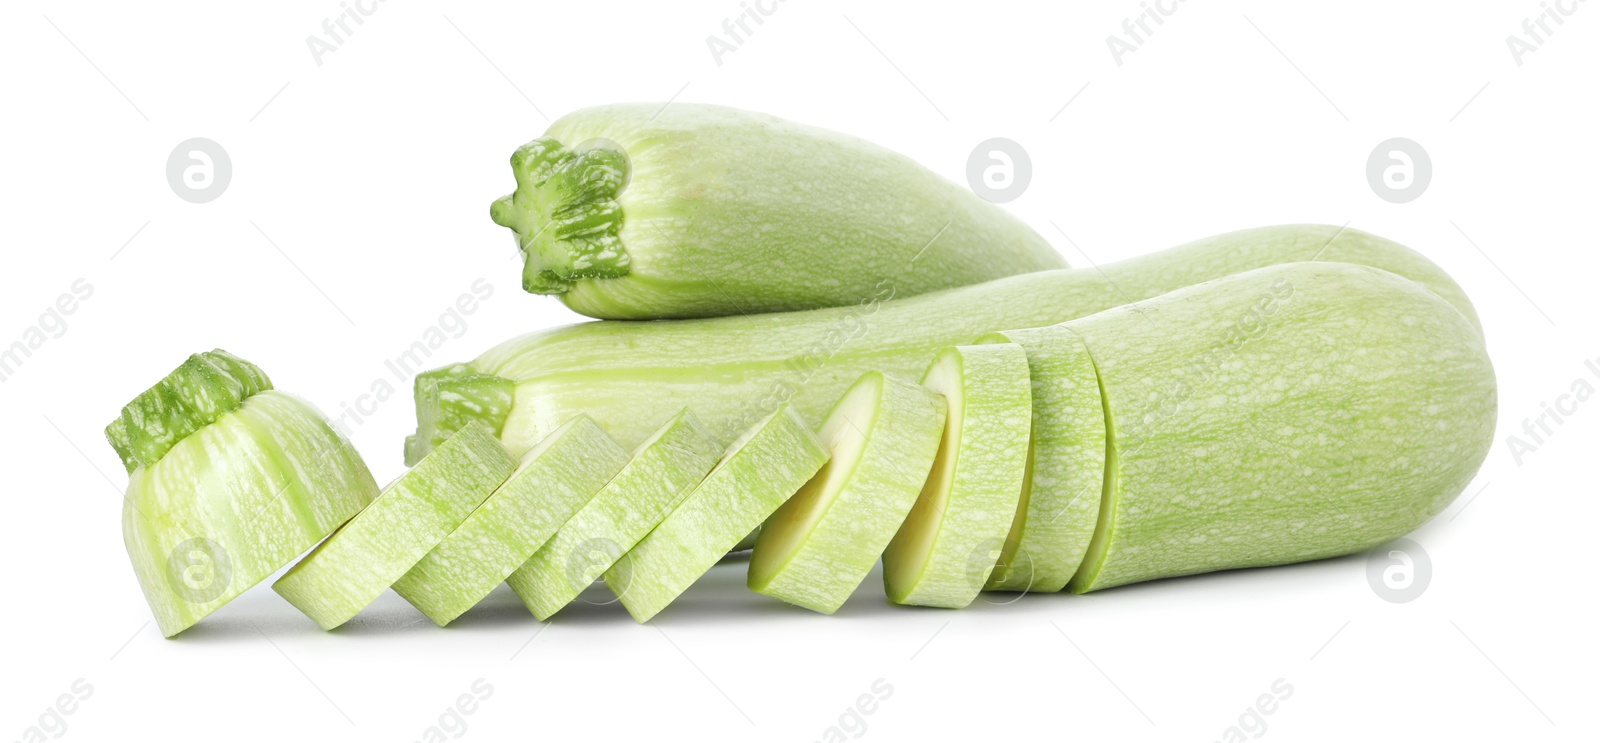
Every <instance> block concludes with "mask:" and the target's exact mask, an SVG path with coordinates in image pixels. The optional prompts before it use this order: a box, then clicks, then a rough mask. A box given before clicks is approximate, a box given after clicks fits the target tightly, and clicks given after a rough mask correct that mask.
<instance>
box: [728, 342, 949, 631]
mask: <svg viewBox="0 0 1600 743" xmlns="http://www.w3.org/2000/svg"><path fill="white" fill-rule="evenodd" d="M944 422H945V404H944V398H943V397H941V396H940V395H938V394H936V393H934V392H930V391H929V390H928V389H926V388H924V387H922V386H921V385H917V384H912V383H910V382H905V381H901V380H899V379H895V378H894V377H888V376H885V375H883V374H880V373H878V372H867V373H866V374H863V375H861V378H860V379H858V380H856V383H855V384H854V385H851V387H850V389H849V391H848V392H846V393H845V394H844V397H842V398H840V399H839V402H838V403H837V404H836V405H834V407H833V411H832V412H830V413H828V418H827V420H826V421H825V422H824V423H823V424H822V428H821V429H820V431H819V432H818V435H819V437H820V438H821V439H822V440H823V441H824V442H825V443H826V445H827V447H828V450H829V452H830V456H831V458H830V459H829V461H828V463H827V464H825V465H823V466H822V469H821V470H818V471H817V473H816V475H815V476H813V477H812V478H811V480H810V481H809V482H807V483H806V484H805V485H804V486H803V487H801V488H800V491H799V492H797V493H795V494H794V497H792V498H790V499H789V501H788V502H787V503H784V504H783V506H781V507H780V508H778V510H777V512H776V513H774V514H773V515H772V517H771V518H769V519H767V523H766V524H765V525H764V526H763V527H762V528H761V534H760V537H759V538H758V539H757V540H756V546H755V551H754V552H752V553H751V555H750V571H749V575H748V581H749V585H750V589H751V590H753V591H755V592H757V593H761V594H765V595H767V596H772V597H773V598H777V599H782V600H784V601H787V602H789V603H791V604H795V605H797V606H803V607H805V608H807V609H811V610H813V611H819V612H822V613H824V614H832V613H834V612H835V611H837V610H838V609H839V607H840V606H841V605H842V604H844V602H845V599H848V598H849V597H850V594H852V593H854V592H855V590H856V587H857V586H859V585H861V581H863V580H865V579H866V577H867V573H869V572H871V571H872V566H873V565H874V564H875V563H877V562H878V556H879V555H881V554H883V550H884V547H887V546H888V544H889V540H890V539H893V538H894V535H895V531H896V530H898V529H899V528H900V524H901V523H902V522H904V521H905V518H906V513H907V512H909V511H910V510H911V506H912V504H914V503H916V502H917V494H918V493H919V492H921V490H922V485H923V483H924V482H926V481H927V479H928V472H929V469H930V468H932V466H933V459H934V455H935V454H936V453H938V450H939V439H940V437H942V436H943V435H944Z"/></svg>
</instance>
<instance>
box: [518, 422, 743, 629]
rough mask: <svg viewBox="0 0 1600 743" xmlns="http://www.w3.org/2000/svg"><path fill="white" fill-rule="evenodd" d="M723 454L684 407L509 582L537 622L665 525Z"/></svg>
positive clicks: (640, 447)
mask: <svg viewBox="0 0 1600 743" xmlns="http://www.w3.org/2000/svg"><path fill="white" fill-rule="evenodd" d="M721 453H722V448H721V447H719V446H717V445H716V443H714V442H713V441H712V440H711V438H710V437H709V436H707V435H706V433H705V429H704V427H702V426H701V425H700V421H699V420H697V419H695V417H694V414H693V413H691V412H689V409H688V408H684V409H683V410H681V411H679V412H678V414H677V415H676V416H674V417H673V419H672V420H671V421H668V422H667V425H665V426H662V427H661V430H659V431H656V433H655V435H654V436H652V437H650V439H649V440H648V441H646V442H645V443H643V444H641V445H640V446H639V448H638V449H637V450H635V451H634V454H633V458H632V459H631V460H630V461H629V462H628V464H627V465H625V466H624V467H623V468H622V471H621V472H618V473H617V476H616V477H613V478H611V482H609V483H606V486H605V487H603V488H601V489H600V492H598V493H596V494H595V496H594V498H592V499H590V500H589V502H588V503H586V504H584V506H583V508H581V509H578V512H577V513H576V514H573V516H572V518H571V519H569V520H568V521H567V523H565V524H562V526H561V528H560V529H559V530H557V531H556V534H555V536H554V537H551V538H550V541H548V542H546V543H545V544H544V546H542V547H540V548H539V549H538V550H537V551H536V552H534V553H533V556H532V557H530V558H528V561H527V562H525V563H523V564H522V567H519V568H517V569H516V571H515V572H513V573H512V574H511V575H510V577H508V578H507V579H506V582H507V583H510V584H511V588H512V589H513V590H515V591H516V592H517V595H518V596H520V597H521V598H522V603H524V604H526V605H527V607H528V610H529V611H531V612H533V615H534V616H536V617H538V618H539V619H540V620H544V619H549V618H550V616H551V615H552V614H555V613H556V612H558V611H560V610H561V609H562V607H565V606H566V605H567V604H569V603H572V600H573V599H575V598H577V597H578V594H579V593H581V592H582V591H583V589H584V588H587V587H588V586H589V585H590V584H591V583H594V582H595V580H596V579H598V578H599V577H600V576H601V574H602V573H604V572H605V571H606V569H608V568H610V567H611V566H612V564H614V563H616V561H617V560H618V559H619V558H621V557H622V555H623V553H625V552H627V551H628V550H629V549H631V548H632V547H633V545H635V544H637V543H638V542H639V540H640V539H642V538H644V536H645V535H646V534H648V533H650V530H651V529H653V528H655V526H656V524H659V523H661V520H662V519H664V518H666V516H667V514H669V513H671V512H672V509H674V508H676V507H677V505H678V504H679V503H680V502H682V501H683V499H684V497H685V496H687V495H688V494H689V491H691V490H693V489H694V486H695V485H698V484H699V483H700V480H701V479H702V478H704V477H705V475H706V473H707V472H709V471H711V468H712V467H714V466H715V465H716V464H717V458H718V456H720V455H721ZM741 536H742V535H741Z"/></svg>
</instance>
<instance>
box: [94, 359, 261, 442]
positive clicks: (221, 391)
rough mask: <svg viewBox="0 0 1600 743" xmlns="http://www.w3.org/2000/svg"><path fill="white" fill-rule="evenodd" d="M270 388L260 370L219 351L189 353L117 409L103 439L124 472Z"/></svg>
mask: <svg viewBox="0 0 1600 743" xmlns="http://www.w3.org/2000/svg"><path fill="white" fill-rule="evenodd" d="M270 389H272V380H270V379H268V378H267V374H266V372H263V371H261V368H260V367H258V366H256V365H255V364H252V363H250V362H248V361H245V360H244V359H241V358H239V357H238V356H234V355H233V354H231V353H228V352H227V351H224V350H222V349H220V348H218V349H216V350H214V351H205V352H202V353H197V354H194V355H193V356H190V357H189V358H188V359H187V360H185V361H184V362H183V363H182V364H180V365H179V366H178V368H177V369H174V370H172V372H171V373H169V374H167V376H166V377H164V378H163V379H162V380H161V381H160V382H157V383H156V384H155V385H154V386H152V387H151V388H150V389H148V390H145V391H144V392H141V393H139V396H138V397H135V398H134V399H133V401H131V402H129V403H128V404H127V405H125V406H123V408H122V412H121V414H120V415H118V416H117V418H116V420H114V421H112V422H111V424H110V425H108V426H106V441H108V442H110V444H111V448H112V449H115V450H116V452H117V456H119V457H121V458H122V464H123V466H124V467H126V468H127V470H128V471H129V472H132V471H133V470H134V469H135V468H137V467H140V466H149V465H152V464H155V463H156V462H158V461H160V460H161V457H162V456H163V455H165V454H166V453H167V451H169V450H170V449H172V447H173V446H174V445H175V444H177V443H178V442H179V441H182V440H183V438H184V437H186V436H188V435H189V434H192V433H194V432H195V431H198V430H200V429H201V428H204V427H205V426H207V425H210V424H211V423H212V422H213V421H215V420H216V419H217V418H218V417H220V416H221V415H223V414H224V413H230V412H233V411H234V410H237V409H238V407H239V406H240V405H241V404H243V403H244V401H245V400H248V399H249V398H250V396H251V395H254V394H256V393H257V392H261V391H263V390H270Z"/></svg>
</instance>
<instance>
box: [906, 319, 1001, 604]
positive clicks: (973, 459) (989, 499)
mask: <svg viewBox="0 0 1600 743" xmlns="http://www.w3.org/2000/svg"><path fill="white" fill-rule="evenodd" d="M922 384H923V386H925V387H927V388H928V389H930V390H933V391H934V392H937V393H939V394H941V395H944V398H945V403H946V407H947V411H948V412H947V414H946V417H945V426H944V437H943V439H942V440H941V441H940V444H939V453H938V455H937V457H936V458H935V459H934V463H933V469H932V471H931V472H930V473H929V475H928V480H927V482H926V483H925V484H924V485H923V488H922V493H921V494H920V495H918V496H917V502H916V505H914V506H912V508H911V513H910V514H909V515H907V516H906V520H905V523H903V524H901V525H900V530H899V531H898V532H896V533H895V536H894V539H893V540H891V541H890V542H889V547H888V549H886V550H884V553H883V584H884V590H885V592H886V593H888V595H889V600H890V601H892V602H894V603H897V604H915V605H918V606H938V607H946V608H961V607H963V606H966V605H967V604H970V603H972V600H973V599H974V598H976V597H977V595H978V592H979V591H981V590H982V589H983V586H984V584H985V583H987V582H988V580H989V575H990V573H992V572H993V570H994V566H995V563H996V562H997V561H998V560H999V558H1000V552H1001V550H1002V548H1003V546H1004V544H1005V538H1006V535H1007V534H1008V533H1009V532H1010V530H1011V523H1012V521H1013V519H1014V517H1015V516H1016V512H1017V502H1018V501H1019V500H1020V499H1021V497H1022V481H1023V478H1024V475H1025V472H1026V470H1027V466H1028V436H1029V432H1030V428H1031V425H1032V416H1031V407H1032V401H1033V395H1032V391H1031V389H1030V385H1029V381H1028V359H1027V355H1026V354H1025V353H1024V352H1023V350H1022V347H1021V346H1018V345H1016V344H1014V343H997V344H990V345H981V346H956V347H954V348H950V349H946V350H945V351H942V352H940V353H939V355H938V356H937V357H935V358H934V360H933V363H932V365H930V366H929V367H928V372H927V374H925V375H923V379H922Z"/></svg>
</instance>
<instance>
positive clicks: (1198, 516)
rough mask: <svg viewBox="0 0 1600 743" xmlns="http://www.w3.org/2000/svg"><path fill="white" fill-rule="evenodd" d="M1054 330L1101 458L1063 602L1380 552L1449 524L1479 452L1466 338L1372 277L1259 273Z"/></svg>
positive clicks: (1364, 272)
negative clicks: (1426, 528)
mask: <svg viewBox="0 0 1600 743" xmlns="http://www.w3.org/2000/svg"><path fill="white" fill-rule="evenodd" d="M1065 327H1067V328H1069V329H1071V330H1072V331H1073V332H1074V333H1077V334H1078V335H1079V336H1080V337H1081V338H1082V339H1083V343H1084V345H1085V347H1087V348H1088V351H1089V354H1090V356H1091V357H1092V358H1093V360H1094V364H1095V368H1096V370H1097V373H1098V382H1099V386H1100V388H1101V390H1102V393H1103V396H1102V401H1103V406H1104V410H1105V416H1106V420H1107V431H1108V436H1109V441H1110V446H1109V450H1108V453H1107V458H1106V472H1105V478H1104V481H1103V499H1102V501H1101V511H1100V518H1099V522H1098V524H1097V527H1096V531H1095V534H1094V538H1093V540H1092V542H1091V545H1090V548H1089V551H1088V553H1087V555H1086V556H1085V558H1084V560H1083V563H1082V565H1081V566H1080V567H1079V569H1078V572H1077V573H1076V574H1075V575H1074V576H1073V578H1072V581H1071V583H1070V584H1069V586H1068V588H1069V590H1072V591H1074V592H1079V593H1081V592H1085V591H1092V590H1099V589H1102V588H1109V587H1112V586H1118V585H1123V584H1126V583H1132V582H1135V581H1144V580H1152V579H1155V578H1165V577H1169V576H1177V575H1189V574H1193V573H1201V572H1207V571H1212V570H1224V569H1229V568H1243V567H1255V566H1263V565H1281V564H1285V563H1292V562H1300V561H1304V560H1315V559H1319V558H1325V557H1333V556H1337V555H1345V554H1350V553H1353V552H1359V551H1362V550H1366V549H1369V548H1372V547H1375V546H1377V545H1381V544H1384V543H1386V542H1389V541H1390V540H1393V539H1395V538H1397V537H1399V536H1401V535H1403V534H1406V533H1407V532H1410V531H1411V530H1413V529H1415V528H1416V527H1417V526H1419V525H1421V524H1422V523H1423V522H1424V521H1426V520H1428V519H1429V518H1430V517H1432V516H1433V515H1434V514H1437V513H1439V512H1440V511H1441V510H1443V509H1444V507H1445V506H1447V505H1449V503H1450V501H1451V500H1453V499H1454V498H1455V497H1456V496H1457V495H1459V494H1460V493H1461V491H1462V489H1463V488H1465V487H1466V485H1467V483H1468V482H1469V481H1470V480H1471V479H1472V477H1473V475H1474V474H1475V473H1476V472H1477V470H1478V467H1479V466H1480V465H1481V464H1482V463H1483V459H1484V457H1485V456H1486V455H1487V454H1488V451H1489V447H1490V445H1491V443H1492V437H1493V436H1494V427H1495V410H1496V391H1495V377H1494V369H1493V367H1492V366H1491V364H1490V362H1489V356H1488V353H1487V352H1486V351H1485V350H1484V345H1483V340H1482V337H1481V336H1480V335H1479V331H1478V328H1477V327H1476V326H1475V325H1474V324H1473V323H1471V322H1470V321H1469V320H1468V319H1467V317H1465V316H1463V315H1462V314H1461V313H1460V312H1458V311H1457V310H1456V309H1455V308H1454V307H1452V306H1451V305H1450V304H1449V303H1447V302H1445V301H1444V300H1442V299H1440V298H1439V297H1438V296H1437V295H1435V294H1432V293H1430V292H1428V291H1427V290H1425V289H1423V288H1422V287H1420V286H1418V285H1417V284H1416V283H1414V282H1411V281H1407V280H1405V279H1402V278H1400V277H1399V276H1395V275H1394V274H1391V273H1388V272H1385V271H1381V270H1377V269H1373V268H1368V267H1365V266H1353V265H1346V264H1337V263H1296V264H1288V265H1283V266H1275V267H1271V268H1264V269H1260V270H1257V271H1250V272H1247V273H1243V274H1239V275H1236V276H1230V277H1226V278H1222V279H1218V280H1216V281H1212V282H1207V283H1205V284H1201V285H1198V286H1193V287H1189V288H1187V289H1182V290H1180V291H1177V292H1173V293H1171V294H1168V295H1166V296H1163V297H1159V298H1157V299H1153V300H1150V301H1148V302H1140V303H1137V304H1134V305H1130V306H1127V307H1120V308H1116V309H1112V310H1108V311H1106V312H1103V313H1100V314H1097V315H1093V316H1090V317H1086V318H1082V319H1079V320H1075V321H1073V322H1069V323H1067V324H1066V326H1065Z"/></svg>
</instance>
